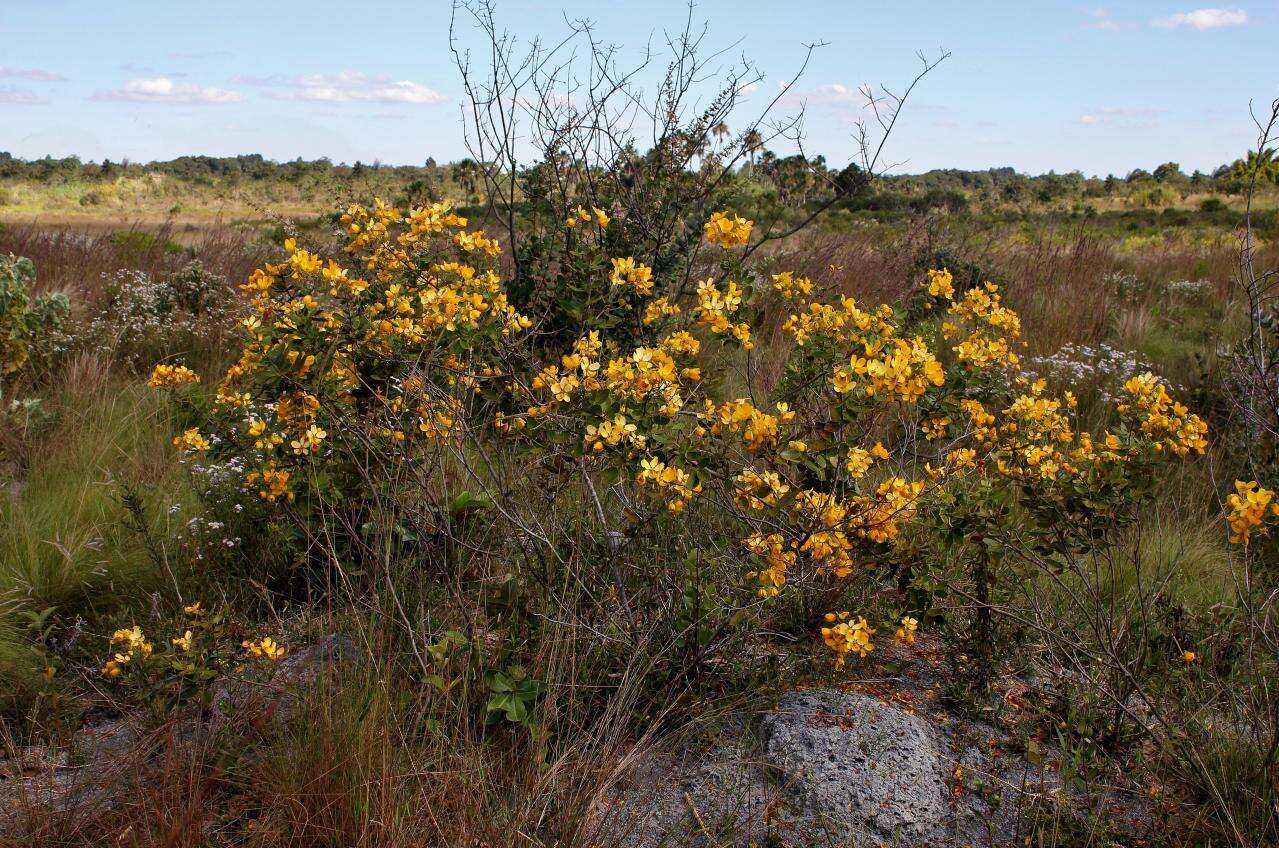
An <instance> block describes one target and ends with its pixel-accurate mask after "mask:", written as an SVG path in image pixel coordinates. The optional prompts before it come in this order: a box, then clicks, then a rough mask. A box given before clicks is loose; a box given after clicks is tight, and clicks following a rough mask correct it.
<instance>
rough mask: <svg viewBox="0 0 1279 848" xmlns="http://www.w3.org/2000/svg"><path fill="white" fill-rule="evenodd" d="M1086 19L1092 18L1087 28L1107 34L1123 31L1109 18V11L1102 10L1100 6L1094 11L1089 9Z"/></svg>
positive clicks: (1116, 22)
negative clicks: (1103, 31)
mask: <svg viewBox="0 0 1279 848" xmlns="http://www.w3.org/2000/svg"><path fill="white" fill-rule="evenodd" d="M1088 17H1090V18H1092V23H1090V24H1088V26H1090V27H1092V28H1093V29H1101V30H1105V31H1107V32H1118V31H1119V30H1121V29H1123V27H1121V26H1120V25H1119V22H1118V21H1116V20H1115V19H1114V18H1112V17H1110V10H1108V9H1104V8H1102V7H1101V6H1098V7H1097V8H1095V9H1089V10H1088Z"/></svg>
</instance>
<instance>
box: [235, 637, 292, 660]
mask: <svg viewBox="0 0 1279 848" xmlns="http://www.w3.org/2000/svg"><path fill="white" fill-rule="evenodd" d="M242 646H243V647H244V650H245V651H247V652H248V654H249V656H251V657H257V658H264V659H268V660H270V661H271V662H277V661H278V660H280V659H281V658H282V657H283V656H284V652H285V649H284V646H283V645H281V644H279V643H278V642H276V641H275V640H274V639H272V638H271V637H270V636H263V637H262V638H261V639H259V640H257V641H256V642H251V641H249V640H247V639H246V640H245V641H244V642H243V643H242Z"/></svg>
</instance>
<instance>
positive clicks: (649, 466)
mask: <svg viewBox="0 0 1279 848" xmlns="http://www.w3.org/2000/svg"><path fill="white" fill-rule="evenodd" d="M692 479H693V478H692V475H691V474H689V473H688V472H687V471H685V470H683V469H682V468H678V467H676V466H674V465H667V464H666V463H664V462H662V461H661V460H659V459H655V458H653V457H648V458H646V459H642V460H640V472H639V474H638V475H636V477H635V482H636V483H638V484H639V485H640V486H644V485H645V484H650V485H653V486H655V487H656V488H657V489H659V490H660V491H661V492H663V494H665V496H666V509H667V510H668V511H669V512H670V513H671V514H672V515H678V514H679V513H681V512H683V511H684V507H685V506H686V505H687V504H688V502H689V501H690V500H692V499H693V496H694V495H696V494H698V493H700V492H701V491H702V484H701V483H697V484H696V485H694V484H693V482H692Z"/></svg>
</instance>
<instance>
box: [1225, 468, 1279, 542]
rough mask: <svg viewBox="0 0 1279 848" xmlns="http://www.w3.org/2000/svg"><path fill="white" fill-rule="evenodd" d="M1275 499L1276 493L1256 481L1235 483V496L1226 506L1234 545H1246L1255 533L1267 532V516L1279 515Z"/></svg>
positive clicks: (1230, 498) (1227, 520) (1233, 495)
mask: <svg viewBox="0 0 1279 848" xmlns="http://www.w3.org/2000/svg"><path fill="white" fill-rule="evenodd" d="M1274 497H1275V493H1274V492H1272V491H1271V490H1269V489H1265V488H1262V487H1261V484H1259V483H1257V482H1256V481H1252V482H1244V481H1243V480H1236V481H1235V492H1234V494H1232V495H1230V496H1228V497H1227V498H1226V506H1227V507H1228V508H1229V512H1228V513H1227V514H1226V522H1227V523H1228V524H1229V525H1230V541H1231V542H1232V543H1233V544H1236V545H1246V544H1248V541H1249V540H1250V539H1251V538H1252V534H1253V532H1254V531H1257V532H1261V533H1264V532H1266V528H1265V527H1264V526H1263V522H1265V520H1266V515H1267V514H1270V515H1279V504H1275V503H1273V501H1274ZM1258 528H1260V529H1259V530H1258Z"/></svg>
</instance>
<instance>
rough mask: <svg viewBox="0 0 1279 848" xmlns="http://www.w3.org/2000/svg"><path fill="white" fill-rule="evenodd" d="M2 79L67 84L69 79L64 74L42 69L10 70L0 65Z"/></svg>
mask: <svg viewBox="0 0 1279 848" xmlns="http://www.w3.org/2000/svg"><path fill="white" fill-rule="evenodd" d="M0 78H8V79H24V80H31V81H32V82H66V79H67V78H66V77H64V76H63V75H62V74H55V73H54V72H53V71H46V70H42V69H40V68H10V67H7V66H5V65H0Z"/></svg>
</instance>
